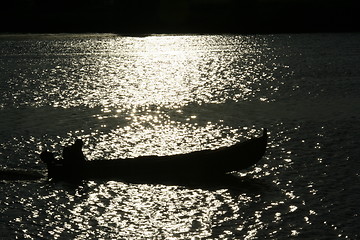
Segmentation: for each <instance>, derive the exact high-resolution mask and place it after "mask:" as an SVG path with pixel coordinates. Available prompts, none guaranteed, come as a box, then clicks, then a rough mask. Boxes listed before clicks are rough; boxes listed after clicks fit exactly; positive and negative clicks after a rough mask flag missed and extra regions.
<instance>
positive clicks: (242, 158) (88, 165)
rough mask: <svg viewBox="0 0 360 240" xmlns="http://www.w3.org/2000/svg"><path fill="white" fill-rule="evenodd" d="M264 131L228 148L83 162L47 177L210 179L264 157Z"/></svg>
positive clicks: (60, 168) (159, 180)
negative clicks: (259, 135) (258, 135)
mask: <svg viewBox="0 0 360 240" xmlns="http://www.w3.org/2000/svg"><path fill="white" fill-rule="evenodd" d="M266 145H267V131H266V129H264V133H263V136H261V137H258V138H253V139H250V140H247V141H245V142H242V143H237V144H234V145H232V146H229V147H222V148H219V149H216V150H203V151H196V152H191V153H185V154H177V155H172V156H143V157H137V158H128V159H115V160H93V161H86V162H85V163H84V164H82V165H81V166H78V167H73V168H70V167H64V166H54V167H53V168H52V169H51V170H50V169H48V170H49V178H51V179H55V180H57V179H60V180H96V179H104V180H113V179H118V180H122V181H127V182H135V183H143V182H146V183H152V182H154V183H155V182H156V183H164V182H187V181H193V180H199V179H201V180H204V181H206V179H214V178H216V177H217V176H220V175H224V174H225V173H228V172H232V171H238V170H242V169H246V168H249V167H251V166H253V165H254V164H256V163H257V162H258V161H259V160H260V159H261V158H262V156H263V155H264V153H265V150H266Z"/></svg>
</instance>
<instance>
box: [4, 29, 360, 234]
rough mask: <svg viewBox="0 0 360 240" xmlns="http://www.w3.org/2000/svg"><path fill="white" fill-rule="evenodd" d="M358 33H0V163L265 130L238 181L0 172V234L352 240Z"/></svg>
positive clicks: (135, 149) (97, 155)
mask: <svg viewBox="0 0 360 240" xmlns="http://www.w3.org/2000/svg"><path fill="white" fill-rule="evenodd" d="M359 42H360V34H354V33H344V34H330V33H329V34H294V35H286V34H284V35H245V36H243V35H154V36H146V37H129V36H127V37H124V36H118V35H112V34H80V35H74V34H58V35H2V36H0V73H1V74H0V116H1V117H0V168H1V169H3V170H4V169H9V168H18V169H25V170H26V169H32V170H34V169H35V170H37V171H44V170H45V168H44V166H43V164H42V163H41V162H40V161H39V158H38V155H39V153H40V152H41V151H42V150H44V149H45V148H46V149H48V150H50V151H53V152H55V153H56V154H57V155H58V156H59V155H60V152H61V149H62V147H63V146H64V145H67V144H69V143H71V142H73V141H74V140H75V139H76V138H82V139H83V140H84V142H85V146H84V153H85V155H86V156H87V158H88V160H94V159H110V158H119V157H136V156H142V155H154V154H155V155H170V154H175V153H186V152H191V151H194V150H201V149H214V148H217V147H220V146H227V145H231V144H233V143H235V142H238V141H243V140H245V139H247V138H249V137H253V136H259V135H261V133H262V129H263V128H267V129H268V131H269V134H270V137H269V144H268V149H267V152H266V154H265V156H264V158H263V159H262V160H261V161H260V162H259V164H257V165H256V166H254V167H252V168H250V169H248V170H246V171H242V172H239V173H235V174H236V175H238V177H239V179H240V182H241V184H240V183H239V185H235V186H234V185H232V186H229V187H227V186H213V187H210V188H208V187H203V186H194V187H185V186H177V185H171V184H170V185H161V184H131V183H125V182H121V181H87V182H82V183H81V184H80V185H76V186H74V185H71V184H68V183H62V182H59V183H49V182H47V181H46V179H40V180H34V181H20V180H19V181H9V180H0V189H1V196H0V238H1V239H144V238H145V239H146V238H150V239H200V238H204V239H286V238H291V239H357V238H359V232H358V229H359V227H360V224H359V220H360V219H359V214H360V207H359V204H358V199H359V198H360V195H359V193H360V185H359V183H360V182H359V179H360V175H359V174H360V170H359V169H360V161H359V155H360V150H359V145H360V141H359V138H358V136H359V134H360V127H359V120H360V119H359V118H360V110H359V109H360V108H359V106H358V104H359V103H360V98H359V96H360V68H359V63H360V48H359Z"/></svg>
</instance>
